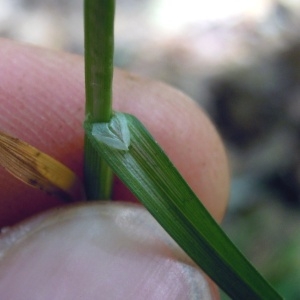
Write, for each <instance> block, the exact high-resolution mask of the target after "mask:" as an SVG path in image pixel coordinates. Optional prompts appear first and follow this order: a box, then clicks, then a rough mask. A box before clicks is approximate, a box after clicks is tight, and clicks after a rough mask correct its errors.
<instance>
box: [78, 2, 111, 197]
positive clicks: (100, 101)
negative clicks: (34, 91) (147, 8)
mask: <svg viewBox="0 0 300 300" xmlns="http://www.w3.org/2000/svg"><path fill="white" fill-rule="evenodd" d="M114 12H115V0H85V1H84V33H85V39H84V42H85V92H86V120H88V121H89V122H92V123H101V122H108V121H110V119H111V117H112V79H113V53H114ZM84 159H85V162H84V177H85V179H84V181H85V187H86V193H87V198H88V199H108V198H109V197H110V194H111V186H112V175H113V174H112V171H111V169H110V168H109V167H108V165H107V164H106V163H105V161H104V160H103V159H102V158H101V157H100V156H99V154H98V153H97V151H94V149H93V146H92V145H91V144H90V143H89V141H88V140H87V139H85V150H84Z"/></svg>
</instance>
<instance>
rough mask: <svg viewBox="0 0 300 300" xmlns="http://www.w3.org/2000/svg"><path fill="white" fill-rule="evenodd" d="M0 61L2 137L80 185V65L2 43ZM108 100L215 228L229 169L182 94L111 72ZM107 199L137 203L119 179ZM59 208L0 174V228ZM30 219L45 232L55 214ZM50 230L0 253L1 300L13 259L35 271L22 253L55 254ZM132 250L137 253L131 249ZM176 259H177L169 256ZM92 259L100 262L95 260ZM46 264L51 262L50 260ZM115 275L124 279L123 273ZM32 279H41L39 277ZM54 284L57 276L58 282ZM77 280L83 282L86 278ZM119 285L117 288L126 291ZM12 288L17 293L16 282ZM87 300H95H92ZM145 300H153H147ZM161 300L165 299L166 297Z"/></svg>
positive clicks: (208, 128) (201, 116)
mask: <svg viewBox="0 0 300 300" xmlns="http://www.w3.org/2000/svg"><path fill="white" fill-rule="evenodd" d="M0 57H1V60H0V82H1V85H0V103H1V111H2V113H1V115H0V128H1V130H2V131H4V132H6V133H8V134H11V135H13V136H16V137H18V138H20V139H22V140H24V141H26V142H28V143H29V144H31V145H33V146H35V147H36V148H38V149H40V150H41V151H43V152H45V153H47V154H49V155H51V156H53V157H55V158H56V159H58V160H59V161H61V162H62V163H64V164H65V165H67V166H68V167H69V168H71V169H72V170H73V171H74V172H76V173H77V174H78V175H79V176H80V177H81V178H82V164H83V161H82V157H83V129H82V122H83V119H84V77H83V76H84V75H83V74H84V65H83V59H82V57H79V56H75V55H71V54H67V53H61V52H53V51H49V50H45V49H40V48H36V47H31V46H27V45H20V44H17V43H15V42H11V41H7V40H0ZM113 94H114V102H113V106H114V109H115V110H118V111H123V112H127V113H131V114H134V115H135V116H137V117H138V118H139V119H140V120H141V121H142V122H143V123H144V125H145V126H146V127H147V128H148V130H149V131H150V132H151V134H152V135H153V136H154V138H155V139H156V140H157V141H158V143H159V144H160V145H161V146H162V148H163V149H164V150H165V151H166V153H167V154H168V156H169V157H170V159H171V160H172V161H173V163H174V164H175V166H176V167H177V168H178V169H179V171H180V172H181V174H182V175H183V177H184V178H185V179H186V181H187V182H188V183H189V185H190V186H191V188H192V189H193V190H194V192H195V193H196V194H197V196H198V197H199V198H200V199H201V201H202V202H203V204H204V205H205V206H206V207H207V209H208V210H209V211H210V213H211V214H212V215H213V216H214V218H215V219H216V220H217V221H218V222H220V221H221V220H222V217H223V215H224V212H225V209H226V205H227V199H228V191H229V171H228V163H227V157H226V153H225V150H224V147H223V144H222V141H221V139H220V137H219V135H218V133H217V132H216V130H215V128H214V126H213V125H212V123H211V122H210V120H209V119H208V117H207V116H206V115H205V113H204V112H203V111H202V110H201V109H200V108H199V107H198V105H197V104H196V103H195V102H193V101H192V100H191V99H189V98H188V97H187V96H185V95H184V94H182V93H181V92H179V91H176V90H175V89H173V88H171V87H169V86H167V85H165V84H163V83H159V82H155V81H152V80H149V79H144V78H139V77H137V76H134V75H132V74H128V73H127V72H124V71H121V70H116V71H115V75H114V86H113ZM113 199H114V200H122V201H127V202H128V201H130V202H132V201H133V202H134V201H136V199H134V197H133V195H132V194H131V193H130V192H129V191H128V190H127V189H126V188H125V187H124V186H123V185H122V183H120V182H119V181H118V180H117V179H116V180H115V183H114V192H113ZM62 205H63V204H62V203H61V202H60V200H59V199H56V198H54V197H51V196H48V195H44V194H42V193H41V192H40V191H38V190H34V189H32V188H30V187H28V186H26V185H24V184H23V183H21V182H19V181H17V180H16V179H15V178H13V177H12V176H10V175H9V174H8V173H7V172H6V171H5V170H3V169H0V223H1V224H0V225H1V227H3V226H11V225H14V224H15V223H17V222H20V221H22V220H24V219H26V218H28V217H30V216H36V215H38V214H40V213H42V212H44V211H46V210H48V209H49V208H53V207H57V206H60V207H61V206H62ZM82 207H88V206H87V205H83V206H82ZM132 210H133V211H135V208H134V207H133V208H132ZM75 211H76V213H74V212H72V213H70V211H69V210H68V209H66V210H63V213H62V215H60V218H61V219H64V216H70V215H72V217H66V219H67V220H68V222H69V221H70V220H74V218H75V219H76V218H77V216H78V214H77V212H78V209H77V208H76V209H75ZM79 211H81V209H79ZM60 212H61V210H60ZM74 215H75V216H76V217H74ZM36 218H42V219H43V220H46V221H45V222H46V224H48V223H49V222H48V220H51V218H52V219H53V218H57V215H56V214H55V213H54V214H53V213H50V214H46V215H43V217H40V216H39V215H38V217H35V219H33V220H36ZM80 220H81V219H80ZM115 220H116V218H114V217H111V220H110V221H109V224H112V223H113V224H115ZM43 222H44V221H43ZM43 222H40V221H38V222H34V221H33V222H32V221H29V223H28V224H33V225H30V226H29V228H30V230H29V232H30V233H32V232H39V230H40V229H39V228H40V227H41V226H42V225H41V224H44V223H43ZM47 222H48V223H47ZM70 222H71V221H70ZM78 222H79V221H77V223H78ZM23 224H24V223H23ZM25 224H26V223H25ZM49 224H52V223H51V222H50V223H49ZM72 224H73V223H72ZM43 226H44V225H43ZM43 226H42V227H43ZM53 226H54V225H53V224H52V225H47V226H44V227H43V230H44V231H43V232H44V234H43V238H40V239H38V240H37V239H36V235H34V234H28V236H27V234H25V237H24V238H22V247H20V245H19V246H16V245H15V244H14V243H12V245H10V246H9V250H10V251H8V250H5V251H6V252H5V253H6V254H5V255H4V258H2V260H0V294H2V292H3V290H1V289H5V286H3V284H2V285H1V282H2V283H3V282H4V281H3V280H4V279H3V278H4V277H5V276H3V274H4V273H3V272H4V271H3V270H5V274H8V273H7V272H10V271H11V270H12V269H13V268H14V263H13V262H14V261H17V259H16V257H18V259H19V260H18V261H19V262H20V268H21V269H22V267H24V268H25V266H24V265H23V264H22V261H28V260H30V261H33V264H34V261H35V258H34V257H32V255H31V256H30V253H32V252H30V251H29V252H28V253H27V252H26V249H30V247H32V245H33V243H34V245H35V247H37V249H44V247H48V248H49V247H50V248H51V247H53V249H56V248H57V245H55V243H54V242H53V243H52V244H51V243H50V245H49V244H47V245H46V246H45V244H46V242H48V241H49V240H50V241H52V240H53V241H57V240H56V238H57V235H59V233H58V232H60V231H59V230H55V231H54V230H53ZM55 226H56V227H55V228H56V229H59V226H62V227H61V231H63V230H62V229H63V226H64V225H63V224H62V225H55ZM15 228H17V229H12V231H11V232H13V230H15V231H17V230H18V228H19V227H15ZM64 228H65V227H64ZM70 228H71V229H72V230H74V228H75V227H74V226H69V227H67V229H64V230H67V232H68V230H71V229H70ZM58 237H59V236H58ZM74 243H75V245H77V244H81V243H82V241H81V240H80V237H79V238H78V240H77V239H76V240H75V241H74ZM124 243H125V242H124ZM2 246H3V243H2ZM39 247H40V248H39ZM118 247H119V246H118ZM153 247H154V248H155V243H154V244H153V245H152V246H151V247H150V248H149V249H154V248H153ZM48 248H47V249H48ZM134 249H136V248H135V246H134V248H133V250H134ZM0 250H1V239H0ZM20 251H21V252H22V253H25V254H24V257H23V256H18V255H19V253H21V252H20ZM24 251H25V252H24ZM151 251H152V250H151ZM151 251H150V252H151ZM155 251H158V252H155ZM155 251H154V252H152V253H156V254H155V255H159V253H160V252H159V251H160V250H157V249H156V250H155ZM40 252H41V251H40ZM40 252H39V251H38V253H40ZM0 253H1V251H0ZM7 253H13V255H16V257H15V258H14V259H12V257H11V256H10V255H11V254H10V255H7ZM64 253H65V252H63V253H60V254H59V255H61V257H62V261H64V259H63V257H64V255H66V254H64ZM26 255H29V257H27V256H26ZM168 255H170V254H168ZM168 255H167V256H168ZM50 256H51V255H50ZM155 257H156V256H155ZM175 257H178V256H176V255H175ZM97 259H99V258H98V256H97ZM103 259H107V258H103ZM36 260H37V259H36ZM47 260H48V257H47ZM49 261H51V259H50V258H49ZM91 261H93V259H91ZM141 261H142V258H141ZM91 263H92V262H91ZM120 268H121V267H120ZM149 268H150V266H149ZM119 271H122V268H121V270H119ZM123 271H124V270H123ZM126 271H127V270H126ZM36 272H41V273H43V271H42V270H40V269H38V270H37V271H36ZM61 272H64V270H61ZM103 272H104V270H103ZM134 272H135V271H134ZM25 273H26V272H25ZM121 273H122V272H121ZM123 273H124V272H123ZM12 274H14V273H12ZM26 274H27V273H26ZM27 275H28V274H27ZM24 276H25V275H24ZM59 276H63V275H61V274H59ZM128 277H130V276H128ZM12 278H13V277H12ZM83 278H85V276H84V275H83ZM23 279H24V278H17V279H16V280H20V281H22V280H23ZM121 282H122V283H121V285H123V284H124V285H125V284H126V283H123V281H121ZM131 284H135V282H131ZM15 286H18V282H16V283H15ZM90 286H91V283H89V288H90ZM128 286H130V284H129V285H127V287H128ZM46 288H47V286H46ZM50 288H51V287H49V289H50ZM118 288H121V289H122V288H124V289H125V286H124V287H123V286H121V287H120V285H119V286H118ZM70 289H76V285H71V288H70ZM6 291H7V288H6ZM22 292H24V291H22ZM46 293H47V292H46ZM10 299H17V298H13V297H12V298H10ZM30 299H34V298H30ZM43 299H46V298H43ZM49 299H50V298H49ZM64 299H69V298H64ZM70 299H75V298H70ZM90 299H94V298H93V297H90ZM149 299H152V298H151V297H149ZM163 299H168V298H167V297H166V295H164V298H163ZM170 299H173V298H172V297H171V298H170Z"/></svg>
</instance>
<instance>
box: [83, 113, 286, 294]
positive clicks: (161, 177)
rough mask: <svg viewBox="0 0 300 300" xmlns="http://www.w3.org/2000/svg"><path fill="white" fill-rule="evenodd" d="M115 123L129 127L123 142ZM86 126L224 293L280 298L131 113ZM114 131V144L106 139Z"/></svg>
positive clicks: (99, 147)
mask: <svg viewBox="0 0 300 300" xmlns="http://www.w3.org/2000/svg"><path fill="white" fill-rule="evenodd" d="M120 120H122V121H120ZM116 124H117V125H118V126H116ZM120 124H121V125H122V126H125V127H127V129H128V133H126V135H127V138H128V137H129V139H130V140H129V141H127V142H126V143H127V145H128V147H127V148H126V147H124V148H122V147H119V146H118V145H119V142H120V140H121V141H122V140H124V132H127V129H121V128H120V126H119V125H120ZM95 128H96V129H95ZM110 128H114V132H112V131H111V130H110ZM116 130H117V131H118V130H119V132H116ZM85 132H86V137H87V139H89V140H90V142H91V145H93V147H94V148H95V150H96V151H98V152H99V153H100V155H101V157H103V158H104V159H105V160H106V161H107V163H108V164H109V165H110V167H111V168H112V169H113V171H114V172H115V174H116V175H117V176H119V177H120V178H121V180H122V181H123V182H124V183H125V184H126V185H127V186H128V187H129V188H130V190H131V191H132V192H133V193H134V194H135V195H136V196H137V197H138V199H139V200H140V201H141V202H142V203H143V204H144V205H145V207H146V208H147V209H148V210H149V212H150V213H151V214H152V215H153V216H154V218H156V220H157V221H158V222H159V223H160V224H161V225H162V227H163V228H164V229H165V230H166V231H167V232H168V233H169V234H170V235H171V236H172V237H173V239H174V240H175V241H176V242H177V243H178V244H179V246H181V248H183V250H185V252H186V253H187V254H188V255H189V256H190V257H191V258H192V259H193V260H194V261H195V262H196V263H197V264H198V265H199V266H200V267H201V268H202V269H203V270H204V271H205V272H206V273H207V274H208V275H209V276H210V277H211V278H212V279H213V280H214V281H215V282H216V283H217V284H218V285H219V286H220V287H221V288H222V289H223V290H224V291H225V292H226V293H227V294H228V295H230V296H231V297H232V298H233V299H272V300H275V299H281V297H280V296H279V295H278V294H277V293H276V291H274V290H273V289H272V287H270V285H269V284H268V283H267V282H266V281H265V280H264V279H263V278H262V277H261V276H260V274H259V273H258V272H257V271H256V270H255V268H254V267H253V266H252V265H251V264H250V263H249V262H248V261H247V259H246V258H244V257H243V255H242V254H241V253H240V252H239V250H238V249H237V248H236V247H235V246H234V245H233V244H232V242H231V241H230V240H229V238H228V237H227V236H226V234H225V233H224V232H223V231H222V229H221V228H220V226H219V225H218V224H217V223H216V222H215V221H214V219H213V218H212V217H211V216H210V214H209V213H208V212H207V210H206V209H205V207H204V206H203V205H202V204H201V202H200V200H199V199H198V198H197V196H196V195H195V194H194V193H193V191H192V190H191V189H190V187H189V186H188V184H187V183H186V182H185V181H184V179H183V178H182V177H181V175H180V174H179V172H178V171H177V170H176V168H175V167H174V166H173V164H172V163H171V162H170V160H169V159H168V157H167V156H166V154H165V153H164V152H163V150H162V149H161V148H160V147H159V145H158V144H157V143H156V142H155V140H154V139H153V138H152V136H151V135H150V134H149V132H148V131H147V130H146V128H145V127H144V126H143V125H142V124H141V123H140V122H139V121H138V120H137V119H136V118H135V117H133V116H131V115H128V114H121V113H115V114H114V115H113V117H112V119H111V121H110V123H109V124H107V123H97V124H92V123H89V122H86V123H85ZM99 132H101V134H102V135H103V136H104V137H105V138H103V137H102V136H101V135H99ZM116 136H118V137H119V138H118V142H117V144H116V143H112V142H111V140H110V138H111V139H116ZM116 145H117V146H116Z"/></svg>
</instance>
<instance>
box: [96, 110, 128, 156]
mask: <svg viewBox="0 0 300 300" xmlns="http://www.w3.org/2000/svg"><path fill="white" fill-rule="evenodd" d="M92 135H93V136H95V137H96V138H97V140H98V141H99V142H102V143H104V144H106V145H108V146H110V147H112V148H114V149H117V150H124V151H128V149H129V145H130V132H129V129H128V125H127V120H126V118H125V116H124V115H123V114H121V113H114V115H113V117H112V118H111V120H110V122H109V123H96V124H93V128H92Z"/></svg>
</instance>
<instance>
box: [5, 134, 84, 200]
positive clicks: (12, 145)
mask: <svg viewBox="0 0 300 300" xmlns="http://www.w3.org/2000/svg"><path fill="white" fill-rule="evenodd" d="M0 165H1V166H3V167H4V168H5V169H6V170H7V171H8V172H10V173H11V174H12V175H14V176H15V177H16V178H18V179H19V180H21V181H23V182H25V183H26V184H28V185H30V186H32V187H35V188H38V189H40V190H42V191H44V192H46V193H47V194H51V195H55V196H59V197H60V198H62V199H63V200H65V201H75V200H83V199H85V195H84V188H83V185H82V183H81V181H80V180H79V178H78V177H77V176H76V175H75V173H74V172H72V171H71V170H70V169H69V168H67V167H66V166H64V165H63V164H61V163H60V162H58V161H57V160H55V159H54V158H52V157H50V156H49V155H47V154H45V153H42V152H41V151H39V150H38V149H36V148H34V147H32V146H30V145H29V144H27V143H25V142H23V141H21V140H19V139H17V138H14V137H11V136H9V135H7V134H5V133H3V132H1V131H0Z"/></svg>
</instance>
